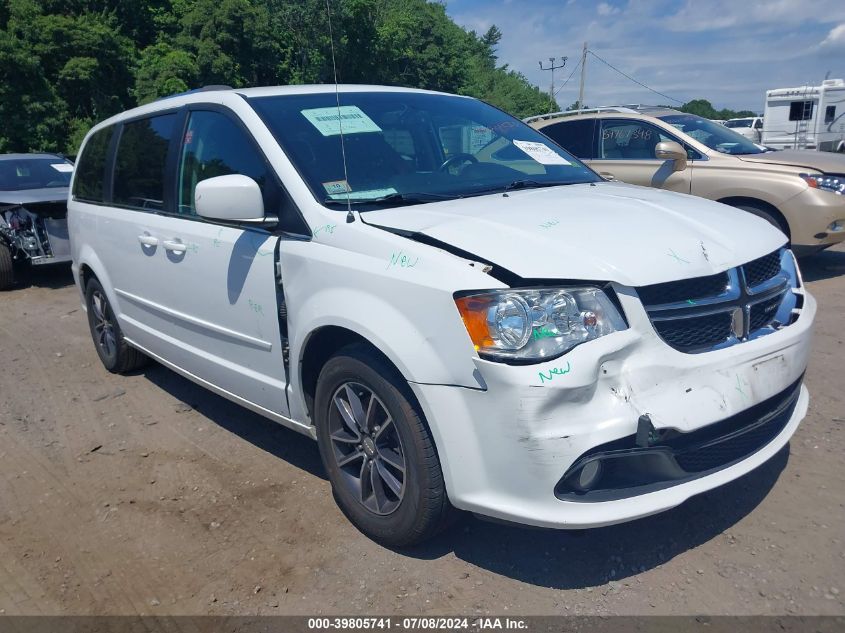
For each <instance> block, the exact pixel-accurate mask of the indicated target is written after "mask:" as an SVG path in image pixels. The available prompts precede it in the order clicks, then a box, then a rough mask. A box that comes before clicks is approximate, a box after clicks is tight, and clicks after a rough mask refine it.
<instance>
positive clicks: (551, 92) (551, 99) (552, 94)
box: [537, 57, 568, 112]
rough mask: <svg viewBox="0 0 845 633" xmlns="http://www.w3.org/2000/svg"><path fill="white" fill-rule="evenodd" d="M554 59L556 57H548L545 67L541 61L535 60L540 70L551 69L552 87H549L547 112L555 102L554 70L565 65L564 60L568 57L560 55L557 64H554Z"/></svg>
mask: <svg viewBox="0 0 845 633" xmlns="http://www.w3.org/2000/svg"><path fill="white" fill-rule="evenodd" d="M555 59H557V58H556V57H549V65H548V67H547V68H543V62H537V63H538V64H540V70H550V71H552V87H551V88H550V89H549V112H551V111H552V109H553V108H554V102H555V71H556V70H558V69H559V68H563V67H564V66H566V60H567V59H568V58H567V57H561V58H560V65H559V66H555Z"/></svg>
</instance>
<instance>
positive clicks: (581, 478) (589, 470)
mask: <svg viewBox="0 0 845 633" xmlns="http://www.w3.org/2000/svg"><path fill="white" fill-rule="evenodd" d="M602 470H603V469H602V464H601V460H598V459H594V460H593V461H591V462H587V463H586V464H584V466H582V467H581V469H580V470H579V471H578V474H577V475H576V476H575V477H574V478H573V481H572V483H573V484H574V487H575V488H576V489H577V490H580V491H581V492H587V491H589V490H590V489H592V488H593V486H595V485H596V484H597V483H598V481H599V479H600V478H601V473H602Z"/></svg>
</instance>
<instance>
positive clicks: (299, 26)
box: [0, 0, 556, 155]
mask: <svg viewBox="0 0 845 633" xmlns="http://www.w3.org/2000/svg"><path fill="white" fill-rule="evenodd" d="M330 7H331V32H332V33H333V36H334V48H335V57H336V61H337V77H338V80H339V81H340V82H342V83H372V84H388V85H400V86H413V87H418V88H428V89H433V90H443V91H446V92H454V93H459V94H466V95H472V96H475V97H479V98H482V99H484V100H486V101H489V102H490V103H493V104H494V105H497V106H499V107H500V108H502V109H504V110H506V111H508V112H510V113H512V114H514V115H516V116H519V117H524V116H528V115H531V114H536V113H538V112H545V111H548V110H549V105H550V104H549V97H548V95H547V94H545V93H543V92H542V91H540V89H539V88H537V87H536V86H533V85H531V84H530V83H529V82H528V81H527V79H526V78H525V77H524V76H523V75H522V74H520V73H518V72H515V71H513V70H511V69H509V68H508V67H507V65H501V64H499V62H498V59H497V56H496V47H497V45H498V43H499V40H500V39H501V36H502V33H501V31H500V30H499V29H498V28H497V27H495V26H493V27H491V28H490V29H488V30H487V31H486V32H485V33H482V34H478V33H475V32H473V31H466V30H464V29H463V28H461V27H460V26H458V25H457V24H455V23H454V22H453V21H452V20H451V19H450V18H449V17H448V16H447V14H446V8H445V5H443V4H441V3H438V2H428V1H427V0H330ZM329 27H330V24H329V13H328V11H327V7H326V1H325V0H4V1H3V2H2V3H0V153H2V152H11V151H23V152H25V151H53V152H56V151H58V152H65V153H67V154H71V155H73V154H75V153H76V151H77V148H78V146H79V143H80V142H81V140H82V137H83V136H84V135H85V133H86V132H87V130H88V129H89V128H90V127H91V125H93V124H94V123H96V122H97V121H100V120H102V119H104V118H107V117H108V116H110V115H112V114H115V113H117V112H120V111H122V110H125V109H127V108H130V107H133V106H135V105H138V104H142V103H146V102H149V101H152V100H154V99H157V98H159V97H162V96H165V95H169V94H174V93H178V92H182V91H185V90H189V89H192V88H197V87H200V86H206V85H215V84H222V85H229V86H232V87H246V86H261V85H278V84H298V83H329V82H332V81H334V71H333V66H332V47H331V44H332V41H331V39H330V28H329ZM555 105H556V104H555Z"/></svg>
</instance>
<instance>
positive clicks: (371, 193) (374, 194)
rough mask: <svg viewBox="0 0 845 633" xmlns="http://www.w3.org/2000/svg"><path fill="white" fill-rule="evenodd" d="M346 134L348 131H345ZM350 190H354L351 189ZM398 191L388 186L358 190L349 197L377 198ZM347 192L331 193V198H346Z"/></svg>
mask: <svg viewBox="0 0 845 633" xmlns="http://www.w3.org/2000/svg"><path fill="white" fill-rule="evenodd" d="M344 134H346V132H345V131H344ZM350 191H352V190H351V189H350ZM394 193H397V191H396V189H394V188H393V187H387V188H385V189H368V190H367V191H356V192H355V193H352V194H350V195H349V198H350V199H352V200H375V199H376V198H384V197H385V196H390V195H393V194H394ZM346 197H347V194H345V193H333V194H330V195H329V198H331V199H332V200H346Z"/></svg>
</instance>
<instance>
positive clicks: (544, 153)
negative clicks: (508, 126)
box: [512, 141, 572, 165]
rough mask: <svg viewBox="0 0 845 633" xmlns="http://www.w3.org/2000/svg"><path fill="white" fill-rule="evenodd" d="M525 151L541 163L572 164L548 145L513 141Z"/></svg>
mask: <svg viewBox="0 0 845 633" xmlns="http://www.w3.org/2000/svg"><path fill="white" fill-rule="evenodd" d="M512 142H513V144H514V145H516V146H517V147H518V148H519V149H521V150H522V151H523V152H525V153H526V154H528V155H529V156H530V157H531V158H533V159H534V160H536V161H537V162H538V163H540V164H541V165H571V164H572V163H570V162H569V161H568V160H566V159H565V158H564V157H563V156H561V155H560V154H558V153H557V152H555V151H552V148H551V147H549V146H548V145H546V144H545V143H537V142H534V141H512Z"/></svg>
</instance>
